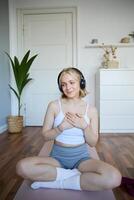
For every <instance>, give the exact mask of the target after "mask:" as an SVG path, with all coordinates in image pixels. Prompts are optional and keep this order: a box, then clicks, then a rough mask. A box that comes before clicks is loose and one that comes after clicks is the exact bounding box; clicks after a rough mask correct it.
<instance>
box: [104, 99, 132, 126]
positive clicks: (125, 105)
mask: <svg viewBox="0 0 134 200" xmlns="http://www.w3.org/2000/svg"><path fill="white" fill-rule="evenodd" d="M100 115H134V101H100ZM133 123H134V122H133Z"/></svg>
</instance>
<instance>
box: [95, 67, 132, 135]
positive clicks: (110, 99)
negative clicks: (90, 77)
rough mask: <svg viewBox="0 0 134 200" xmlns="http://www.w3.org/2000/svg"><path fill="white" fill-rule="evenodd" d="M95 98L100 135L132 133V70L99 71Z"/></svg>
mask: <svg viewBox="0 0 134 200" xmlns="http://www.w3.org/2000/svg"><path fill="white" fill-rule="evenodd" d="M95 96H96V97H95V99H96V107H97V109H98V111H99V124H100V133H134V68H130V69H123V68H122V69H121V68H120V69H99V70H98V71H97V73H96V95H95Z"/></svg>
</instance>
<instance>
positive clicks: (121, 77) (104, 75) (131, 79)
mask: <svg viewBox="0 0 134 200" xmlns="http://www.w3.org/2000/svg"><path fill="white" fill-rule="evenodd" d="M118 84H119V85H120V84H121V85H129V84H130V85H131V84H134V70H129V71H128V70H123V71H120V70H115V71H114V70H113V71H112V70H111V71H109V70H107V71H100V85H118Z"/></svg>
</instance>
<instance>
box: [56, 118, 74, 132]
mask: <svg viewBox="0 0 134 200" xmlns="http://www.w3.org/2000/svg"><path fill="white" fill-rule="evenodd" d="M58 127H59V129H60V130H61V131H64V130H65V129H69V128H73V125H72V124H71V123H69V122H68V121H67V118H66V117H65V118H64V119H63V121H62V123H61V124H60V125H59V126H58Z"/></svg>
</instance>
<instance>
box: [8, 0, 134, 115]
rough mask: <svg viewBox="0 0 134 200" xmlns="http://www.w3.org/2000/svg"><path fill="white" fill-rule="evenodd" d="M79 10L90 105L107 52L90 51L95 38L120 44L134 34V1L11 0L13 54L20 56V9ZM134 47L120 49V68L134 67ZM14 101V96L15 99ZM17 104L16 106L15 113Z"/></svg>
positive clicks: (82, 61)
mask: <svg viewBox="0 0 134 200" xmlns="http://www.w3.org/2000/svg"><path fill="white" fill-rule="evenodd" d="M56 7H62V8H64V7H76V8H77V47H78V52H77V53H78V54H77V55H78V62H77V63H78V67H79V68H81V69H82V71H83V73H84V75H85V77H86V78H87V80H88V81H87V85H88V89H89V90H90V95H89V98H90V102H91V103H92V104H94V101H95V100H94V99H95V98H94V93H95V91H94V88H95V87H94V79H95V73H96V70H97V69H98V68H99V67H100V63H101V59H102V54H103V50H102V49H98V48H97V49H96V48H90V49H86V48H85V45H88V44H89V43H90V41H91V39H92V38H98V40H99V42H100V43H102V42H108V43H111V42H114V43H116V42H119V41H120V39H121V38H122V37H124V36H127V35H128V33H130V32H131V31H134V21H133V19H134V12H133V10H134V1H133V0H38V1H37V0H9V11H10V12H9V14H10V41H11V42H10V51H11V55H14V54H17V43H16V42H17V41H16V38H17V37H16V33H17V31H16V9H17V8H56ZM133 51H134V48H132V47H131V48H118V56H119V58H120V67H134V58H133V57H134V56H133ZM12 98H13V97H12ZM14 112H15V105H14V104H13V106H12V113H14Z"/></svg>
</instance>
